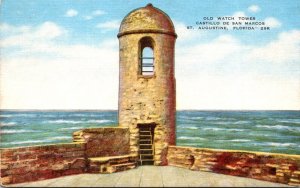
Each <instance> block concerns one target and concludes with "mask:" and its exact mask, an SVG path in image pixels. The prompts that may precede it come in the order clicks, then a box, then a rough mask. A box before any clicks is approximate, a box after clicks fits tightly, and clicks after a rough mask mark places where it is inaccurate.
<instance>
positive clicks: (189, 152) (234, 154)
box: [167, 146, 300, 186]
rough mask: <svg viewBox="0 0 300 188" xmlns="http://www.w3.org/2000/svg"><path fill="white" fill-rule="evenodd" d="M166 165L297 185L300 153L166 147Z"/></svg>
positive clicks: (299, 176) (299, 182)
mask: <svg viewBox="0 0 300 188" xmlns="http://www.w3.org/2000/svg"><path fill="white" fill-rule="evenodd" d="M167 158H168V165H171V166H178V167H183V168H188V169H191V170H199V171H208V172H216V173H221V174H228V175H234V176H242V177H248V178H254V179H259V180H265V181H271V182H278V183H284V184H289V185H293V186H299V185H300V156H299V155H286V154H271V153H263V152H250V151H233V150H215V149H205V148H193V147H179V146H169V148H168V157H167Z"/></svg>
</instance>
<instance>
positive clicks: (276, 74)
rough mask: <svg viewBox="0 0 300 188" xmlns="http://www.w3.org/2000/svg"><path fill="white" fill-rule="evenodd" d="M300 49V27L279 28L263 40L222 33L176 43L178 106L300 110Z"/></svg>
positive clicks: (188, 107) (180, 107) (187, 107)
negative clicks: (252, 41)
mask: <svg viewBox="0 0 300 188" xmlns="http://www.w3.org/2000/svg"><path fill="white" fill-rule="evenodd" d="M299 51H300V31H299V30H291V31H286V32H281V33H280V34H279V35H278V36H277V38H276V39H274V40H272V41H270V42H269V43H267V44H263V45H247V44H245V43H242V42H241V41H240V40H239V39H238V38H237V37H235V36H232V35H220V36H218V37H216V38H215V39H213V40H210V41H209V42H207V41H206V42H204V41H203V42H201V40H198V44H194V45H190V46H182V45H180V46H177V48H176V80H177V84H176V85H177V99H178V100H177V104H178V105H177V106H178V108H179V109H296V110H297V109H298V110H299V109H300V97H299V93H300V80H299V75H300V69H299V63H300V62H299V59H300V54H299ZM191 88H192V89H191Z"/></svg>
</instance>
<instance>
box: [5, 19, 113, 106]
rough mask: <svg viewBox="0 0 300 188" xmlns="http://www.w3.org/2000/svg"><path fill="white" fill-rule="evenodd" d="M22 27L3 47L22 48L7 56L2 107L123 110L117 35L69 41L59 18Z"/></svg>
mask: <svg viewBox="0 0 300 188" xmlns="http://www.w3.org/2000/svg"><path fill="white" fill-rule="evenodd" d="M7 26H8V27H7ZM5 27H6V28H18V27H17V26H12V25H6V26H5ZM19 30H20V32H19V33H16V34H13V35H12V36H8V37H6V38H4V43H5V47H3V48H2V49H6V50H7V49H10V47H16V48H17V49H18V50H15V51H13V50H14V49H12V51H13V52H14V53H15V54H14V55H12V56H7V54H3V55H2V56H1V58H2V59H1V69H0V75H1V79H0V90H1V98H0V100H1V102H0V104H1V106H0V108H14V109H87V108H88V109H112V108H114V109H116V108H117V100H118V99H117V95H118V93H117V90H118V76H117V75H118V48H117V45H118V40H117V39H116V38H114V39H110V40H105V41H102V42H101V43H99V44H98V45H95V46H89V45H84V44H63V43H60V42H59V41H58V39H62V37H63V36H64V31H65V29H64V28H62V27H60V26H58V25H57V24H55V23H53V22H45V23H43V24H41V25H39V26H36V27H30V29H29V30H28V31H22V29H21V28H19ZM21 31H22V32H21ZM16 54H17V55H16ZM108 88H109V89H108Z"/></svg>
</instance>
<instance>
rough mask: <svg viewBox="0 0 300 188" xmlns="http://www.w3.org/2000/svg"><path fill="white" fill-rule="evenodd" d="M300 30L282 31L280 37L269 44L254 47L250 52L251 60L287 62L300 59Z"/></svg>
mask: <svg viewBox="0 0 300 188" xmlns="http://www.w3.org/2000/svg"><path fill="white" fill-rule="evenodd" d="M299 52H300V31H299V30H292V31H289V32H282V33H280V34H279V36H278V38H277V39H276V40H274V41H272V42H270V43H269V44H267V45H265V46H262V47H258V48H254V49H253V50H251V51H250V52H249V54H248V58H250V59H251V60H253V61H254V60H255V61H259V62H265V63H277V64H287V63H291V62H298V61H299V60H300V53H299ZM298 63H299V62H298Z"/></svg>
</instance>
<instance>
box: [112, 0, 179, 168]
mask: <svg viewBox="0 0 300 188" xmlns="http://www.w3.org/2000/svg"><path fill="white" fill-rule="evenodd" d="M176 37H177V35H176V33H175V29H174V26H173V23H172V21H171V19H170V18H169V16H168V15H167V14H166V13H164V12H163V11H161V10H159V9H158V8H155V7H153V6H152V4H148V5H147V6H146V7H142V8H138V9H135V10H133V11H132V12H130V13H129V14H128V15H127V16H125V18H124V19H123V21H122V23H121V26H120V30H119V34H118V38H119V45H120V54H119V55H120V80H119V84H120V85H119V126H121V127H128V128H129V130H130V152H131V154H138V155H139V159H140V161H139V162H140V164H141V165H144V164H154V165H166V164H167V161H166V154H167V148H168V145H175V144H176V135H175V133H176V130H175V129H176V128H175V115H176V114H175V113H176V95H175V91H176V90H175V77H174V46H175V40H176Z"/></svg>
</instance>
